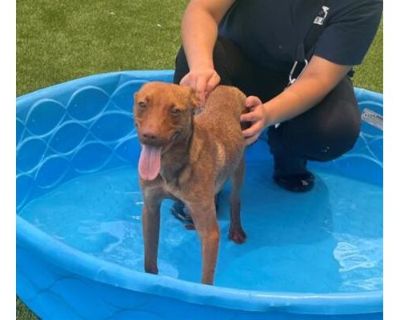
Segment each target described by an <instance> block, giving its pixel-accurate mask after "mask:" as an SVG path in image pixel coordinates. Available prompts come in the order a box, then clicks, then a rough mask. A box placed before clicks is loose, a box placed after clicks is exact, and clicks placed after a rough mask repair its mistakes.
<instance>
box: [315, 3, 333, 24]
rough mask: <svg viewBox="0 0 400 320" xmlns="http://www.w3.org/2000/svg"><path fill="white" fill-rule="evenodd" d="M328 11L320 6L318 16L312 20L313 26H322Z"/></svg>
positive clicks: (325, 7)
mask: <svg viewBox="0 0 400 320" xmlns="http://www.w3.org/2000/svg"><path fill="white" fill-rule="evenodd" d="M328 11H329V7H327V6H322V8H321V11H320V12H319V13H318V15H317V16H316V17H315V19H314V24H318V25H320V26H322V25H323V24H324V21H325V19H326V17H327V16H328Z"/></svg>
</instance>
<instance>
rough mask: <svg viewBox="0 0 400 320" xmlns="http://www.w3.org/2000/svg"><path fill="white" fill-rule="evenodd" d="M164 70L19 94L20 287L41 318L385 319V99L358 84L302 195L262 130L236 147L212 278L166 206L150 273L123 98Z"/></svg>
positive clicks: (162, 77)
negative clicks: (344, 143)
mask: <svg viewBox="0 0 400 320" xmlns="http://www.w3.org/2000/svg"><path fill="white" fill-rule="evenodd" d="M171 79H172V72H171V71H144V72H117V73H108V74H100V75H94V76H90V77H87V78H82V79H78V80H74V81H70V82H67V83H63V84H60V85H56V86H53V87H49V88H46V89H43V90H39V91H36V92H33V93H30V94H27V95H24V96H22V97H19V98H18V99H17V135H18V136H17V293H18V296H19V297H20V298H21V299H22V300H23V301H24V302H25V303H26V304H27V305H28V306H29V308H31V309H32V310H33V311H34V312H35V313H36V314H37V315H38V316H39V317H41V318H43V319H57V320H61V319H68V320H73V319H96V320H97V319H152V320H155V319H174V320H176V319H201V320H204V319H232V320H233V319H235V320H236V319H311V320H317V319H318V320H319V319H352V320H354V319H356V320H357V319H382V130H381V124H382V122H381V121H382V117H381V114H382V96H381V95H380V94H377V93H373V92H369V91H366V90H360V89H357V90H356V94H357V99H358V101H359V105H360V108H361V109H362V110H363V119H364V121H363V124H362V133H361V135H360V137H359V139H358V142H357V144H356V145H355V147H354V148H353V150H352V151H351V152H349V153H347V154H346V155H344V156H342V157H340V158H339V159H337V160H335V161H332V162H329V163H323V164H321V163H311V164H310V165H311V169H312V170H313V172H314V173H315V174H316V185H315V187H314V189H313V190H312V191H310V192H308V193H306V194H294V193H290V192H286V191H283V190H281V189H280V188H279V187H277V186H276V185H274V184H273V183H272V179H271V174H272V161H271V156H270V153H269V150H268V145H267V143H266V140H265V137H262V138H261V139H259V141H258V142H257V143H256V144H254V145H253V146H250V147H249V148H248V149H247V151H246V163H247V171H246V179H245V184H244V188H243V192H242V221H243V226H244V229H245V230H246V232H247V235H248V239H247V242H246V243H245V244H243V245H236V244H234V243H233V242H231V241H229V240H228V237H227V234H228V225H229V207H228V201H227V200H228V189H229V185H227V186H226V187H225V189H224V190H223V192H222V196H221V201H220V210H219V216H218V220H219V225H220V229H221V236H222V237H221V241H220V255H219V258H218V264H217V270H216V278H215V286H207V285H202V284H200V283H199V281H200V276H201V274H200V273H201V254H200V243H199V240H198V237H197V234H196V232H193V231H189V230H186V229H185V228H184V226H183V225H182V224H181V223H180V222H179V221H177V220H176V219H174V218H173V217H172V216H171V215H170V213H169V208H170V206H171V201H165V202H163V206H162V214H161V216H162V218H161V234H160V247H159V269H160V274H159V275H151V274H146V273H144V271H143V240H142V233H141V209H142V205H143V202H142V195H141V192H140V188H139V183H138V176H137V161H138V158H139V151H140V145H139V142H138V139H137V135H136V132H135V129H134V126H133V120H132V104H133V93H134V92H135V91H136V90H138V89H139V88H140V87H141V86H142V84H143V83H145V82H147V81H151V80H158V81H171Z"/></svg>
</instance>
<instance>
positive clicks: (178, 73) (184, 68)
mask: <svg viewBox="0 0 400 320" xmlns="http://www.w3.org/2000/svg"><path fill="white" fill-rule="evenodd" d="M188 72H189V66H188V63H187V60H186V55H185V51H184V50H183V47H180V48H179V50H178V53H177V55H176V58H175V72H174V79H173V82H174V83H176V84H178V83H180V82H181V80H182V78H183V77H184V76H185V75H186V74H187V73H188Z"/></svg>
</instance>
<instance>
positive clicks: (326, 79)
mask: <svg viewBox="0 0 400 320" xmlns="http://www.w3.org/2000/svg"><path fill="white" fill-rule="evenodd" d="M315 66H317V68H316V69H315ZM309 67H311V69H309V70H306V71H305V72H304V74H303V75H302V76H301V77H300V78H299V79H298V80H297V81H296V82H295V83H294V84H292V85H291V86H290V87H288V88H287V89H286V90H285V91H283V92H282V93H281V94H279V95H278V96H276V97H275V98H273V99H271V100H270V101H267V102H266V103H265V104H264V108H265V109H267V110H268V111H267V113H268V125H273V124H277V123H280V122H283V121H287V120H290V119H292V118H294V117H296V116H298V115H300V114H302V113H304V112H306V111H307V110H309V109H310V108H312V107H313V106H315V105H316V104H318V103H319V102H320V101H321V100H322V99H323V98H324V97H325V96H326V95H327V94H328V93H329V92H330V91H331V90H332V89H333V88H334V87H335V86H336V85H337V84H338V83H339V81H341V80H342V79H343V78H344V77H345V75H346V74H347V72H348V71H349V70H350V69H351V67H350V66H339V65H335V64H332V63H330V62H327V61H324V60H322V59H321V58H316V61H315V62H314V61H313V65H310V66H309ZM328 69H329V71H328ZM313 70H316V71H313Z"/></svg>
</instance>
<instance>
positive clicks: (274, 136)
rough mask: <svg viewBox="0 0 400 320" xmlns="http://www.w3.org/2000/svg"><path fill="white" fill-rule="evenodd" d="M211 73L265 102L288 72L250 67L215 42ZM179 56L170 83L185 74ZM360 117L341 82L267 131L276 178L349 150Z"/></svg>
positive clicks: (230, 47)
mask: <svg viewBox="0 0 400 320" xmlns="http://www.w3.org/2000/svg"><path fill="white" fill-rule="evenodd" d="M213 60H214V67H215V69H216V71H217V73H218V74H219V76H220V77H221V84H225V85H232V86H236V87H238V88H239V89H241V90H242V91H243V92H244V93H245V94H246V95H247V96H249V95H255V96H257V97H259V98H260V99H261V101H263V102H266V101H268V100H270V99H271V98H273V97H274V96H276V95H278V94H279V93H281V92H282V91H283V90H284V89H285V87H286V86H287V83H288V72H282V73H280V72H277V71H272V70H268V69H265V68H262V67H260V66H257V65H255V64H254V63H252V62H251V61H250V60H249V59H247V58H246V56H245V55H244V54H243V53H242V52H241V51H240V49H239V48H238V47H237V46H235V45H234V44H233V43H232V42H231V41H229V40H227V39H223V38H218V40H217V42H216V45H215V48H214V56H213ZM188 71H189V69H188V64H187V61H186V57H185V53H184V51H183V49H182V48H181V49H180V50H179V52H178V55H177V57H176V68H175V74H174V82H175V83H179V81H180V80H181V79H182V77H183V76H184V75H185V74H186V73H188ZM360 121H361V117H360V111H359V108H358V106H357V101H356V99H355V96H354V91H353V85H352V82H351V80H350V79H349V78H348V77H346V78H345V79H343V80H342V81H341V82H340V83H339V84H338V85H337V86H336V87H335V88H334V89H333V90H332V91H331V92H330V93H329V94H328V95H327V96H326V97H325V98H324V99H323V100H322V101H321V102H320V103H319V104H318V105H316V106H314V107H313V108H311V109H310V110H308V111H306V112H305V113H303V114H301V115H299V116H297V117H295V118H293V119H291V120H288V121H285V122H283V123H281V124H280V125H279V126H278V128H275V127H274V126H271V127H269V129H268V143H269V145H270V149H271V152H272V154H273V156H274V160H275V172H276V173H279V174H297V173H304V172H305V168H306V162H307V160H315V161H328V160H332V159H335V158H337V157H339V156H340V155H342V154H343V153H345V152H346V151H348V150H350V149H351V148H352V147H353V145H354V143H355V141H356V140H357V137H358V135H359V131H360Z"/></svg>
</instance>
